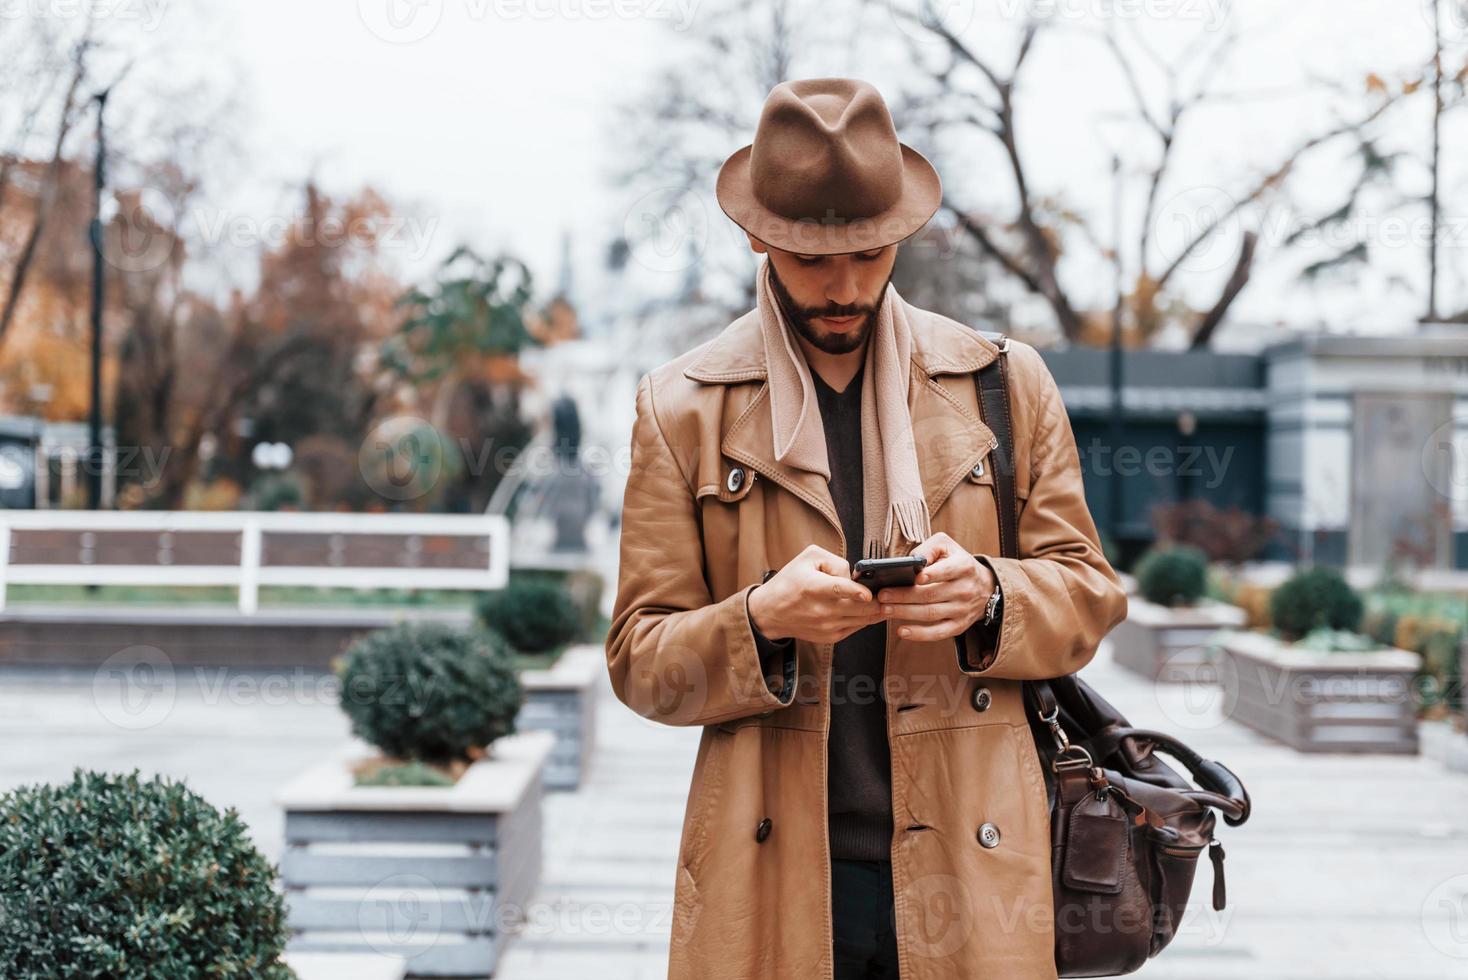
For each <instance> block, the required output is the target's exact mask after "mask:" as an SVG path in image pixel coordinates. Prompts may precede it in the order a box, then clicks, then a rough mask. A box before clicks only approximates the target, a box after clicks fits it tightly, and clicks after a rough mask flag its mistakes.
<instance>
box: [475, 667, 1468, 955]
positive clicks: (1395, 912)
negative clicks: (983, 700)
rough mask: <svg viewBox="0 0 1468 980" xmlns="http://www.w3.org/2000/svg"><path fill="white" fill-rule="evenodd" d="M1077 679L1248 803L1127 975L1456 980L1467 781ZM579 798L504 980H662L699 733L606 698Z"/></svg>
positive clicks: (1169, 689)
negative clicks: (1241, 788)
mask: <svg viewBox="0 0 1468 980" xmlns="http://www.w3.org/2000/svg"><path fill="white" fill-rule="evenodd" d="M1085 676H1086V677H1087V679H1088V680H1089V681H1090V682H1091V683H1093V684H1094V685H1096V686H1097V688H1098V689H1099V690H1101V691H1102V692H1103V693H1104V694H1105V696H1106V697H1107V698H1108V699H1109V700H1111V701H1112V702H1113V703H1114V704H1116V706H1117V707H1118V708H1119V709H1121V711H1122V712H1123V713H1125V714H1126V715H1127V716H1128V717H1129V718H1130V720H1131V721H1132V722H1133V723H1134V724H1136V725H1139V726H1143V727H1159V728H1163V729H1165V730H1167V731H1170V732H1173V733H1175V734H1177V735H1179V736H1181V737H1182V738H1183V740H1184V741H1186V742H1187V743H1188V744H1190V745H1192V746H1193V747H1194V748H1196V749H1197V750H1199V751H1200V752H1202V753H1203V754H1204V755H1205V756H1210V757H1213V758H1217V759H1219V760H1221V761H1223V762H1224V763H1225V764H1227V765H1228V766H1230V767H1231V768H1233V769H1234V771H1235V772H1237V773H1238V774H1239V776H1240V778H1242V779H1243V780H1244V781H1245V783H1246V785H1247V786H1248V788H1249V792H1250V795H1251V797H1252V798H1253V800H1254V807H1255V809H1254V813H1253V815H1252V817H1251V818H1250V820H1249V822H1248V823H1247V824H1245V825H1244V826H1243V827H1237V828H1235V827H1228V826H1226V825H1224V824H1223V821H1222V820H1221V819H1220V821H1219V830H1218V837H1219V840H1220V841H1221V842H1222V843H1223V845H1224V847H1225V848H1226V849H1227V851H1228V857H1227V859H1226V861H1225V872H1226V878H1227V886H1228V897H1229V901H1228V907H1227V908H1226V909H1225V910H1224V911H1223V912H1221V913H1215V912H1214V911H1213V910H1212V907H1211V905H1210V902H1209V897H1210V894H1211V884H1212V879H1211V869H1210V867H1209V865H1208V863H1207V861H1206V860H1205V861H1203V862H1202V863H1201V866H1200V868H1199V871H1198V877H1197V880H1196V881H1195V882H1194V886H1193V903H1192V904H1193V907H1192V909H1191V910H1190V913H1189V917H1188V918H1186V919H1185V920H1184V924H1183V932H1182V934H1181V935H1179V937H1178V938H1177V939H1176V940H1175V941H1174V942H1173V944H1172V945H1171V946H1169V947H1168V948H1167V949H1166V950H1164V951H1163V953H1162V955H1161V956H1159V957H1158V958H1157V959H1155V960H1153V961H1152V962H1150V963H1149V964H1148V965H1147V966H1146V967H1144V968H1143V969H1142V970H1141V971H1139V972H1138V973H1137V974H1135V975H1136V976H1139V977H1154V978H1176V980H1190V978H1197V980H1234V978H1240V980H1244V978H1247V980H1296V978H1299V980H1304V978H1316V977H1329V978H1331V980H1465V978H1468V776H1465V775H1462V774H1449V773H1447V772H1446V771H1445V770H1444V769H1443V768H1442V767H1441V766H1440V765H1438V764H1437V763H1435V762H1433V761H1431V760H1428V759H1425V758H1410V759H1409V758H1402V757H1398V756H1387V755H1378V756H1304V755H1300V754H1298V753H1296V752H1294V751H1293V750H1291V749H1288V748H1283V747H1281V746H1279V745H1276V744H1274V743H1272V742H1270V741H1268V740H1266V739H1264V738H1263V737H1261V736H1256V735H1254V734H1253V733H1251V732H1250V731H1249V730H1247V729H1245V728H1242V727H1241V726H1239V725H1236V724H1233V723H1231V722H1221V721H1220V720H1219V717H1218V709H1217V705H1216V703H1215V699H1214V698H1213V697H1212V695H1211V694H1210V692H1209V691H1207V690H1205V689H1199V688H1194V687H1191V686H1165V687H1161V688H1158V687H1155V686H1154V685H1152V684H1150V683H1148V682H1146V681H1144V680H1142V679H1141V678H1139V677H1137V676H1135V675H1133V674H1131V673H1129V672H1127V671H1124V670H1122V669H1121V668H1119V667H1117V666H1115V665H1114V664H1113V663H1112V662H1111V658H1110V651H1109V649H1108V648H1107V647H1103V648H1102V651H1101V653H1100V654H1098V656H1097V658H1096V660H1095V661H1094V662H1093V663H1092V664H1091V665H1090V666H1089V667H1088V668H1087V669H1086V671H1085ZM600 712H601V713H600V718H601V722H600V726H599V738H600V740H601V742H600V746H599V750H598V757H597V758H596V760H595V762H594V764H593V767H592V775H591V778H590V780H589V782H588V783H587V785H586V786H585V787H584V788H583V789H582V790H581V791H580V792H578V793H575V794H570V795H564V796H556V797H551V798H550V800H549V802H548V808H549V813H548V815H547V820H548V823H547V826H548V828H549V829H550V834H549V840H548V842H547V848H548V853H547V865H546V871H545V877H544V886H543V887H542V889H541V893H540V897H539V901H538V903H537V912H538V914H541V915H544V916H545V925H544V926H543V927H541V928H537V929H533V930H532V931H531V932H530V933H529V934H527V935H525V936H523V937H521V938H520V939H518V940H516V942H515V944H514V945H513V946H512V947H511V949H510V951H509V952H508V953H507V955H506V956H505V958H504V960H503V962H502V965H501V969H500V971H499V974H498V976H499V977H500V978H501V980H585V978H587V977H598V978H603V980H651V978H657V980H662V978H663V977H665V976H666V949H667V938H668V919H669V913H670V909H671V903H672V882H673V867H674V862H675V861H676V857H677V848H678V834H679V828H680V822H681V817H682V808H683V801H684V798H685V796H686V793H687V788H688V779H689V776H690V774H691V772H692V765H693V756H694V751H695V750H696V748H697V740H698V735H697V732H696V731H689V730H685V729H675V728H665V727H660V726H656V725H653V724H651V723H648V722H645V721H643V720H642V719H640V718H638V717H637V716H636V715H634V714H633V713H632V712H630V711H629V710H627V709H626V708H625V707H623V706H622V705H621V704H620V703H619V702H617V701H616V699H615V698H614V697H613V696H612V694H611V691H610V688H607V689H605V691H604V700H603V702H602V704H601V705H600Z"/></svg>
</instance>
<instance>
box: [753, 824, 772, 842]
mask: <svg viewBox="0 0 1468 980" xmlns="http://www.w3.org/2000/svg"><path fill="white" fill-rule="evenodd" d="M771 826H772V825H771V824H770V818H769V817H765V818H764V819H763V820H761V821H760V822H759V826H758V827H756V828H754V839H755V840H757V841H759V842H760V843H761V844H763V843H764V842H765V838H766V837H768V836H770V827H771Z"/></svg>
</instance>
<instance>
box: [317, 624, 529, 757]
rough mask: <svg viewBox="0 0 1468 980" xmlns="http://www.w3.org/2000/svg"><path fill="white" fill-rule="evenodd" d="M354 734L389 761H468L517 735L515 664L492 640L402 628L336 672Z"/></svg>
mask: <svg viewBox="0 0 1468 980" xmlns="http://www.w3.org/2000/svg"><path fill="white" fill-rule="evenodd" d="M339 673H340V676H341V683H342V691H341V704H342V710H343V711H345V712H346V714H347V717H348V718H350V719H351V722H352V731H353V733H354V734H356V735H357V736H359V737H361V738H363V739H365V740H366V741H368V742H371V743H372V744H373V745H375V746H377V747H378V748H379V749H381V750H382V751H383V752H385V753H386V754H388V755H389V756H393V757H395V758H399V759H411V760H417V761H420V762H427V763H430V764H444V763H449V762H455V761H467V760H469V759H472V758H474V757H475V756H476V755H477V754H478V752H479V750H480V749H483V748H484V747H485V746H488V745H489V743H491V742H493V741H494V740H495V739H497V738H499V737H501V736H503V735H509V734H511V733H512V732H514V730H515V716H516V715H517V714H518V713H519V711H520V705H521V704H522V703H523V702H524V692H523V690H522V689H521V687H520V680H519V678H518V677H516V675H515V668H514V660H513V657H512V655H511V654H510V652H509V651H508V650H507V649H505V646H504V643H503V641H502V640H500V638H499V637H498V636H496V635H495V634H494V633H489V632H486V631H483V630H465V629H456V628H454V627H452V626H449V625H446V624H443V623H434V622H405V623H399V624H398V625H396V626H393V627H391V628H389V629H384V630H377V631H374V632H372V633H369V634H367V635H366V636H364V637H362V638H361V639H359V640H357V641H356V642H355V643H353V644H352V646H351V647H350V648H349V649H348V650H347V653H346V656H345V657H344V659H343V660H342V663H341V667H340V669H339Z"/></svg>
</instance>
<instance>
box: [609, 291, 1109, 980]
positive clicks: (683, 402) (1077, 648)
mask: <svg viewBox="0 0 1468 980" xmlns="http://www.w3.org/2000/svg"><path fill="white" fill-rule="evenodd" d="M913 334H914V337H913V353H912V372H913V373H912V384H911V386H910V396H909V401H910V410H911V416H912V423H913V430H914V435H915V437H916V440H917V443H918V446H919V465H920V468H921V471H922V480H923V485H924V487H925V488H926V496H927V503H928V509H929V513H930V514H931V515H932V528H933V530H934V531H935V532H936V531H946V532H947V533H948V534H949V535H951V536H952V537H953V538H954V539H955V540H957V541H958V542H959V543H960V544H961V545H963V546H964V547H965V548H966V549H968V550H969V551H971V552H973V553H975V554H982V555H985V556H994V555H997V554H998V552H999V538H998V525H997V523H996V519H995V513H996V511H995V501H994V495H993V466H992V465H989V460H990V452H991V451H992V449H993V448H994V446H995V439H994V436H993V433H992V432H991V431H990V430H989V429H988V428H987V427H986V426H985V425H984V423H983V422H982V421H981V420H980V417H979V410H978V404H977V395H976V390H975V386H974V379H973V377H972V375H973V372H975V371H976V370H978V369H979V368H980V367H982V366H983V365H985V364H987V363H989V361H990V360H992V359H993V358H994V357H996V356H998V350H997V348H996V347H995V346H994V345H993V344H992V343H990V342H989V341H987V340H986V339H984V338H983V337H981V336H980V335H979V334H977V333H976V332H974V331H972V330H970V329H968V328H966V327H964V326H963V325H961V324H958V323H956V322H954V321H952V320H949V319H947V318H945V317H941V316H938V315H936V314H933V313H928V312H926V311H921V312H920V313H919V314H918V315H917V316H915V317H914V322H913ZM1008 357H1009V359H1010V362H1011V363H1010V384H1011V400H1012V406H1013V427H1014V439H1015V460H1016V479H1017V484H1018V486H1017V492H1018V495H1019V497H1020V500H1021V508H1022V509H1021V516H1020V521H1019V537H1020V549H1021V550H1020V554H1021V555H1022V557H1021V558H1018V559H1006V558H997V557H991V558H990V559H989V560H990V563H991V565H992V567H993V568H994V569H995V571H996V574H997V577H998V579H999V582H1000V586H1001V589H1002V593H1003V596H1004V616H1003V625H1002V628H1001V631H1000V635H999V640H998V643H997V649H990V650H983V649H980V648H979V645H978V644H979V640H978V637H977V636H976V635H975V634H976V632H977V631H974V633H966V634H963V635H961V636H960V637H958V638H956V639H947V640H942V641H937V642H916V641H909V640H899V639H897V638H896V637H894V636H893V634H892V628H891V626H890V625H889V627H888V635H887V654H886V668H885V677H884V684H885V687H884V688H883V690H884V691H885V692H886V699H887V701H888V707H887V731H888V738H889V742H890V745H891V759H892V812H893V820H894V832H893V837H892V851H891V855H892V881H893V890H894V898H895V914H896V923H897V940H898V951H899V957H900V963H901V974H902V977H903V980H959V978H963V980H1053V978H1055V976H1056V969H1055V959H1054V931H1053V930H1054V924H1053V912H1052V906H1051V886H1050V828H1049V822H1050V821H1049V809H1048V806H1047V797H1046V791H1045V784H1044V781H1043V776H1042V773H1041V770H1040V760H1039V758H1038V757H1037V755H1036V751H1035V745H1034V741H1033V739H1032V736H1031V733H1030V728H1029V726H1028V724H1027V722H1026V718H1025V706H1024V704H1023V701H1022V690H1021V685H1020V683H1019V681H1020V680H1022V679H1025V678H1041V677H1052V676H1056V675H1060V674H1066V673H1070V672H1073V671H1075V670H1078V669H1079V668H1081V667H1083V666H1084V665H1085V664H1086V663H1087V662H1088V661H1089V660H1090V659H1091V658H1092V657H1093V656H1094V655H1095V651H1096V647H1097V644H1098V643H1099V642H1100V641H1101V638H1102V637H1103V636H1104V635H1105V634H1106V633H1107V631H1108V630H1110V629H1111V627H1112V626H1114V625H1115V624H1116V623H1117V622H1118V621H1120V620H1121V619H1122V618H1123V617H1124V616H1125V612H1126V595H1125V592H1124V591H1123V589H1122V588H1121V586H1120V584H1119V582H1118V580H1117V577H1116V575H1115V573H1114V572H1113V571H1112V569H1111V567H1110V566H1109V565H1108V564H1107V562H1106V560H1105V559H1104V558H1103V557H1102V555H1101V550H1100V547H1099V545H1098V541H1097V535H1096V529H1095V525H1094V523H1093V521H1092V519H1091V515H1090V513H1089V511H1088V510H1087V508H1086V502H1085V498H1084V496H1083V492H1082V487H1081V470H1080V465H1079V460H1078V458H1077V453H1076V448H1075V440H1074V437H1073V435H1072V433H1071V428H1070V423H1069V420H1068V418H1067V416H1066V413H1065V410H1064V407H1063V406H1062V404H1061V400H1060V395H1059V392H1058V390H1057V388H1056V386H1055V382H1054V380H1053V379H1052V378H1051V376H1050V373H1049V371H1048V370H1047V369H1046V367H1045V365H1044V362H1043V361H1042V360H1041V359H1040V357H1039V355H1038V354H1037V353H1036V352H1035V350H1034V349H1033V348H1032V347H1029V346H1027V345H1025V344H1022V343H1018V342H1013V341H1012V342H1011V344H1010V351H1009V354H1008ZM764 381H765V359H764V350H763V346H762V344H761V340H760V332H759V322H758V320H757V318H756V314H754V313H753V312H751V313H749V314H746V315H745V316H743V317H741V318H739V319H738V320H736V321H734V322H733V323H732V324H730V325H729V326H728V327H727V328H725V329H724V330H723V331H722V332H721V333H720V334H719V335H718V336H716V337H714V338H713V339H712V340H710V341H708V342H706V343H704V344H702V345H700V346H698V347H696V348H694V349H693V350H691V351H689V352H688V353H686V354H684V355H683V356H681V357H679V358H677V359H675V360H673V361H671V362H669V363H667V364H664V365H663V366H661V367H659V368H657V369H656V370H654V371H652V372H650V373H649V374H648V375H647V376H645V377H644V378H642V380H641V382H640V383H639V386H638V389H637V418H636V422H635V424H634V427H633V435H632V459H631V468H630V473H629V478H628V481H627V488H626V496H625V500H624V503H623V511H622V530H621V571H620V579H619V582H618V589H617V596H616V601H615V609H614V613H613V621H612V626H611V630H610V633H609V635H608V637H607V642H606V654H607V666H608V670H609V672H610V676H611V680H612V684H613V687H614V689H615V691H616V693H617V696H618V697H619V698H620V699H621V700H622V702H623V703H625V704H626V705H628V706H629V707H631V708H632V709H633V710H635V711H637V712H638V713H639V714H641V715H643V716H645V717H647V718H650V719H654V720H657V721H660V722H664V723H667V724H670V725H699V726H702V728H703V731H702V735H701V739H700V742H699V747H698V754H697V761H696V765H695V768H694V773H693V779H692V785H691V787H690V790H689V795H688V801H687V807H686V810H685V813H684V823H683V835H682V840H681V846H680V850H679V856H678V865H677V869H676V875H677V879H676V884H675V891H674V910H673V919H672V945H671V956H670V962H669V971H668V976H669V978H670V980H766V978H768V980H776V978H778V980H830V978H831V976H832V951H831V895H830V853H829V850H828V841H827V834H826V817H825V814H826V785H827V784H826V741H827V737H828V730H829V717H830V716H829V711H828V686H827V685H828V678H829V675H830V671H831V666H832V663H831V661H832V650H833V647H832V645H831V644H814V643H809V642H806V641H804V640H798V641H797V642H796V643H795V645H794V646H795V652H794V655H793V656H792V657H791V658H790V659H789V660H787V662H786V664H785V668H784V672H785V676H784V678H783V679H784V681H785V683H784V684H783V686H782V685H780V684H779V683H778V681H779V680H780V678H772V681H771V682H768V683H767V681H766V679H765V678H764V677H763V676H762V673H761V666H760V663H759V659H758V657H757V654H756V648H755V643H754V636H753V634H752V633H751V630H750V623H749V615H748V608H747V605H746V602H747V597H748V594H749V592H750V590H751V589H752V588H753V587H754V586H755V585H757V584H758V583H759V582H760V581H761V576H762V575H763V573H764V572H765V570H766V569H771V568H775V569H778V568H780V567H781V566H782V565H784V564H785V563H786V562H788V561H789V560H790V559H791V558H793V557H794V556H795V555H797V554H798V553H799V552H800V551H801V550H803V549H804V548H805V547H806V546H808V545H810V544H816V545H819V546H821V547H822V548H825V549H826V550H828V551H831V552H833V553H835V554H837V555H845V554H846V545H845V540H844V536H843V534H842V531H841V525H840V521H839V519H838V517H837V512H836V508H835V505H834V503H833V501H832V498H831V495H830V492H829V488H828V486H827V484H826V482H825V480H824V479H822V478H821V477H820V476H819V475H817V474H811V473H808V472H805V471H802V470H795V469H791V468H789V467H786V466H783V465H782V464H780V463H778V462H776V461H775V459H774V452H773V448H772V434H771V428H770V403H769V397H768V392H767V389H766V386H765V383H764ZM981 463H982V464H984V465H982V466H981V465H979V464H981ZM731 474H734V475H733V476H732V478H731ZM776 688H783V689H780V690H778V691H776V690H775V689H776ZM981 692H986V693H981ZM985 825H992V827H991V828H990V832H989V833H988V834H986V835H980V834H979V829H980V828H981V827H983V826H985ZM994 831H997V837H998V840H997V843H996V842H995V840H994V836H995V834H994ZM981 836H984V837H986V838H987V843H988V844H990V845H992V846H986V844H985V843H981V841H980V837H981Z"/></svg>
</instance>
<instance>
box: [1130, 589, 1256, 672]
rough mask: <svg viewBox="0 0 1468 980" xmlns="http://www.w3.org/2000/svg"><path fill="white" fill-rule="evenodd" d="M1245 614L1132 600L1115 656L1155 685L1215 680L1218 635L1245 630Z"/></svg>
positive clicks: (1217, 605) (1208, 603)
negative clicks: (1213, 645)
mask: <svg viewBox="0 0 1468 980" xmlns="http://www.w3.org/2000/svg"><path fill="white" fill-rule="evenodd" d="M1244 618H1245V617H1244V611H1243V610H1242V609H1240V608H1239V607H1237V606H1230V605H1228V604H1227V603H1224V602H1217V601H1215V600H1213V599H1205V600H1203V601H1202V602H1200V603H1198V604H1197V605H1196V606H1178V607H1175V608H1172V607H1168V606H1159V605H1157V604H1156V603H1153V602H1148V601H1147V600H1146V599H1143V598H1141V597H1140V596H1135V595H1134V596H1131V597H1130V598H1128V599H1127V617H1126V619H1125V620H1124V621H1123V622H1122V623H1121V624H1120V625H1119V626H1117V627H1116V629H1114V630H1112V632H1111V649H1112V656H1113V657H1114V658H1115V660H1116V662H1117V663H1118V664H1120V665H1121V666H1123V667H1125V668H1127V669H1128V670H1132V671H1135V672H1137V673H1138V674H1141V675H1142V676H1143V677H1146V678H1148V679H1149V680H1154V681H1200V680H1212V679H1213V674H1214V669H1213V664H1212V661H1211V660H1210V658H1209V653H1208V650H1209V645H1210V642H1211V641H1212V639H1213V635H1214V634H1215V633H1217V632H1218V631H1219V630H1221V629H1238V628H1239V627H1241V626H1243V625H1244Z"/></svg>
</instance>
